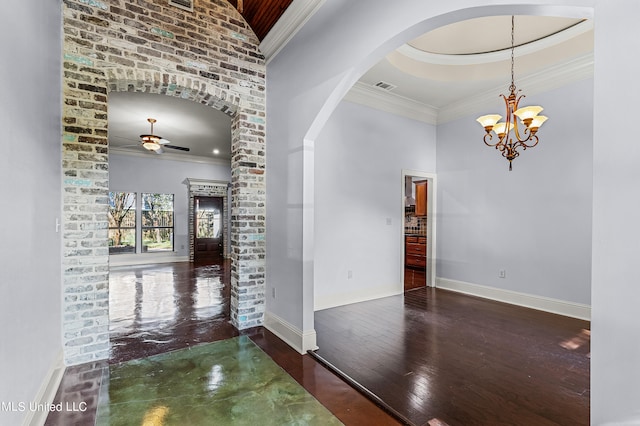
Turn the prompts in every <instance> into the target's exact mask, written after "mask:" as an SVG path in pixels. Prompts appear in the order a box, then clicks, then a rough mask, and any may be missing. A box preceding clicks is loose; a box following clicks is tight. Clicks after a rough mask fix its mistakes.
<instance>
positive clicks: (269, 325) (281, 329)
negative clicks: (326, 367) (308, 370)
mask: <svg viewBox="0 0 640 426" xmlns="http://www.w3.org/2000/svg"><path fill="white" fill-rule="evenodd" d="M264 327H265V328H266V329H267V330H269V331H270V332H272V333H273V334H275V335H276V336H278V337H279V338H280V339H282V341H284V342H285V343H286V344H287V345H289V346H291V347H292V348H293V349H295V350H296V351H298V352H299V353H301V354H303V355H304V354H306V353H307V351H309V350H311V351H314V350H316V349H318V346H317V344H316V331H315V330H311V331H306V332H302V331H301V330H300V329H299V328H298V327H296V326H294V325H293V324H291V323H289V322H287V321H285V320H283V319H282V318H280V317H279V316H277V315H275V314H273V313H271V312H265V314H264Z"/></svg>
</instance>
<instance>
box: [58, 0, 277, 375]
mask: <svg viewBox="0 0 640 426" xmlns="http://www.w3.org/2000/svg"><path fill="white" fill-rule="evenodd" d="M120 3H121V2H120V1H119V0H103V1H95V2H91V3H90V4H87V2H84V1H82V0H67V1H65V2H63V6H62V7H63V14H64V18H65V19H64V26H65V35H66V36H65V42H64V60H63V70H64V75H63V102H64V105H63V112H62V121H63V136H62V155H63V158H62V162H63V164H62V170H63V182H62V184H63V201H62V204H63V230H64V231H63V236H62V239H63V259H62V262H63V303H62V305H63V345H64V354H65V363H66V364H67V365H73V364H79V363H83V362H89V361H93V360H98V359H105V358H108V356H109V254H108V243H107V228H108V223H107V211H108V191H109V163H108V152H109V151H108V129H107V122H108V109H107V101H108V95H109V93H110V92H114V91H133V92H147V93H156V94H162V95H167V96H175V97H180V98H182V99H189V100H191V101H193V102H198V103H201V104H204V105H208V106H210V107H212V108H216V109H218V110H221V111H223V112H225V113H227V114H228V115H230V116H231V117H232V129H231V133H232V136H231V139H232V146H231V157H232V159H231V170H232V173H231V175H232V178H231V203H230V204H231V216H232V217H231V230H230V235H231V238H230V240H231V241H230V243H231V258H232V273H231V274H232V276H231V294H232V296H231V297H232V299H231V320H232V323H233V324H234V326H235V327H237V328H239V329H245V328H249V327H253V326H256V325H260V324H262V321H263V317H264V284H265V283H264V280H265V278H264V276H265V265H264V264H265V216H266V211H265V176H264V171H265V154H264V153H265V125H266V123H265V110H266V105H265V97H264V78H265V75H264V72H265V66H264V59H263V58H262V56H261V55H260V54H259V52H258V50H257V46H258V42H257V39H255V36H254V35H253V33H252V32H250V30H247V28H248V26H247V28H240V27H237V24H238V23H241V22H243V21H242V18H238V17H239V15H238V14H237V11H235V9H233V8H232V7H230V6H228V5H227V3H226V2H213V3H212V4H207V5H203V6H199V7H196V10H195V11H194V14H196V15H197V16H198V18H199V19H198V20H194V19H193V18H192V17H191V16H190V15H189V13H186V12H182V11H180V12H177V11H175V10H174V9H171V8H170V7H169V6H167V4H166V2H163V1H161V0H152V1H149V2H147V4H146V6H147V8H146V9H143V8H141V7H139V6H136V5H131V4H126V5H125V9H122V8H120ZM107 10H108V11H109V12H108V13H107V12H106V11H107ZM214 15H215V18H214V17H213V16H214ZM224 17H226V19H227V22H221V21H223V18H224ZM134 18H135V19H134ZM238 19H240V20H238ZM169 21H171V22H172V23H171V24H169V23H168V22H169ZM116 28H117V29H118V31H115V30H114V29H116ZM198 29H200V31H198ZM205 31H206V32H208V33H211V34H212V36H211V38H212V40H211V43H210V45H207V44H206V43H204V42H203V41H202V40H201V39H202V38H203V36H202V35H201V33H203V32H205ZM134 34H135V35H134ZM214 39H215V40H214ZM190 43H192V44H190ZM168 52H171V53H173V54H168ZM178 52H179V53H180V56H178ZM227 61H228V62H227ZM186 177H187V176H185V178H186Z"/></svg>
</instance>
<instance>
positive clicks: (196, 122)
mask: <svg viewBox="0 0 640 426" xmlns="http://www.w3.org/2000/svg"><path fill="white" fill-rule="evenodd" d="M147 118H155V119H156V120H157V122H156V123H155V124H154V128H153V133H154V134H155V135H157V136H160V137H162V138H164V139H168V140H169V141H170V144H171V145H177V146H182V147H186V148H189V149H190V151H189V152H183V151H178V150H173V149H170V148H164V153H163V154H155V153H153V152H151V151H147V150H146V149H145V148H143V147H142V145H141V144H140V135H141V134H148V133H149V132H150V130H151V128H150V124H149V123H148V122H147ZM109 147H110V149H111V151H113V152H120V153H128V154H145V155H150V156H156V157H160V156H163V157H164V158H176V159H177V158H181V157H183V158H184V157H186V158H193V157H198V158H200V159H203V160H206V159H208V160H210V161H214V162H215V161H216V160H222V161H229V160H230V158H231V117H229V116H228V115H226V114H225V113H223V112H221V111H219V110H216V109H215V108H212V107H210V106H206V105H201V104H199V103H197V102H193V101H190V100H187V99H181V98H175V97H172V96H166V95H157V94H151V93H137V92H112V93H110V94H109ZM216 148H217V149H218V150H219V151H220V153H219V154H217V155H216V154H213V150H214V149H216Z"/></svg>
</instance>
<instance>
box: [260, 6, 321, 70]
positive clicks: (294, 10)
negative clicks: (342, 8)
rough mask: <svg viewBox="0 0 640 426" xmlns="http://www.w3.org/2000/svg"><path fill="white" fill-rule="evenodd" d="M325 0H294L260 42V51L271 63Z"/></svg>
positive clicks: (267, 61)
mask: <svg viewBox="0 0 640 426" xmlns="http://www.w3.org/2000/svg"><path fill="white" fill-rule="evenodd" d="M324 2H325V0H293V2H291V4H290V5H289V7H287V9H286V10H285V11H284V13H283V14H282V16H281V17H280V18H279V19H278V21H277V22H276V23H275V25H274V26H273V27H272V28H271V30H269V33H267V35H266V36H265V38H264V39H263V40H262V42H261V43H260V51H261V52H262V54H263V55H264V56H265V59H266V63H269V61H270V60H271V59H273V58H274V57H275V56H276V55H277V54H278V53H279V52H280V50H282V48H283V47H284V46H285V45H286V44H287V43H288V42H289V40H291V39H292V38H293V36H294V35H296V33H297V32H298V31H299V30H300V28H302V26H303V25H304V24H305V23H306V22H307V21H308V20H309V19H310V18H311V17H312V16H313V14H314V13H316V12H317V11H318V9H320V6H322V5H323V4H324Z"/></svg>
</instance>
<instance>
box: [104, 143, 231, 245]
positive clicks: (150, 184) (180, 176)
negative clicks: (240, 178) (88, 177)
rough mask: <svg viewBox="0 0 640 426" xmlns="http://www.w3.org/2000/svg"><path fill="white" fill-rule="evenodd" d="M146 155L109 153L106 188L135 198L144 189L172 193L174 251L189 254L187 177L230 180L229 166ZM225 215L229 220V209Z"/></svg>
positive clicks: (145, 190) (144, 190)
mask: <svg viewBox="0 0 640 426" xmlns="http://www.w3.org/2000/svg"><path fill="white" fill-rule="evenodd" d="M148 157H150V158H147V157H146V156H131V155H123V154H110V155H109V190H110V191H122V192H136V193H137V194H138V200H139V199H140V194H141V193H143V192H156V193H162V194H174V199H173V204H174V205H173V208H174V214H175V216H174V221H175V223H174V227H175V228H174V251H175V252H176V255H178V256H188V255H189V216H188V214H189V186H188V184H187V182H186V179H187V178H194V179H208V180H221V181H231V166H230V165H229V164H222V163H221V164H210V163H196V162H186V161H175V160H166V159H162V158H155V157H154V156H152V155H149V156H148ZM138 203H139V201H138ZM226 218H227V220H228V219H229V214H228V212H227V214H226ZM137 250H138V252H139V251H140V248H139V247H138V248H137Z"/></svg>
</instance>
